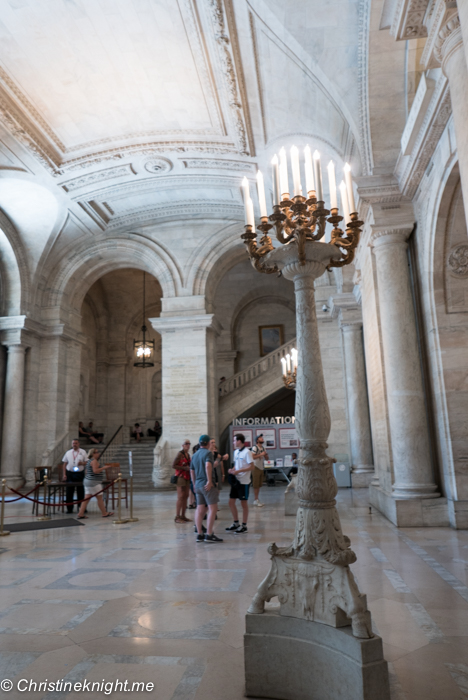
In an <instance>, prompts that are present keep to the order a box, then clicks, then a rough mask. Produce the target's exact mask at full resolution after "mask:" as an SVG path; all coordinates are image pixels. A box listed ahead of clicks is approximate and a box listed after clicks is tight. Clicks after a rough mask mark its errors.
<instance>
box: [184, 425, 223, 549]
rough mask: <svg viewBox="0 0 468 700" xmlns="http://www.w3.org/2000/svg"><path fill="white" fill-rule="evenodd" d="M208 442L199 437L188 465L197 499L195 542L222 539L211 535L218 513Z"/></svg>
mask: <svg viewBox="0 0 468 700" xmlns="http://www.w3.org/2000/svg"><path fill="white" fill-rule="evenodd" d="M209 442H210V436H209V435H201V436H200V440H199V443H200V449H199V450H198V452H196V453H195V454H194V455H193V457H192V462H191V464H190V478H191V479H192V484H193V490H194V491H195V496H196V497H197V512H196V513H195V523H196V526H197V542H222V541H223V540H222V539H220V538H219V537H216V535H214V534H213V527H214V523H215V520H216V513H217V511H218V500H219V491H218V489H217V488H216V486H215V484H214V478H213V470H214V458H213V453H212V452H210V451H209V450H208V449H207V448H208V444H209ZM207 508H208V519H207V523H206V529H207V532H206V535H203V518H204V517H205V513H206V509H207Z"/></svg>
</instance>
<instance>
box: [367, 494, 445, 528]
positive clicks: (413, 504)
mask: <svg viewBox="0 0 468 700" xmlns="http://www.w3.org/2000/svg"><path fill="white" fill-rule="evenodd" d="M369 502H370V503H371V505H373V506H374V507H375V508H377V510H379V511H380V512H381V513H382V514H383V515H385V517H386V518H388V520H390V522H392V523H393V524H394V525H396V526H397V527H448V526H449V525H450V522H449V511H448V505H447V499H446V498H437V497H434V498H411V499H408V498H403V499H400V498H398V496H395V495H394V494H390V493H387V492H386V491H384V490H383V489H381V488H380V487H378V486H373V485H372V484H371V485H370V486H369Z"/></svg>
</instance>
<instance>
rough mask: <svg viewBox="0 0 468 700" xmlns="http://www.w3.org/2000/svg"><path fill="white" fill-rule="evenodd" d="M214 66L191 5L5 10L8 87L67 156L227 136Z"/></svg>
mask: <svg viewBox="0 0 468 700" xmlns="http://www.w3.org/2000/svg"><path fill="white" fill-rule="evenodd" d="M205 61H206V57H205V55H204V52H203V48H202V44H201V41H200V37H199V32H198V25H197V21H196V18H195V16H194V14H193V7H192V5H191V2H190V0H180V1H179V2H176V1H175V0H158V1H155V0H21V2H18V1H17V0H0V64H1V66H2V67H3V70H4V71H5V74H6V75H4V76H3V78H4V82H5V83H6V84H7V83H8V77H9V78H11V80H12V81H13V84H11V83H10V86H9V89H10V94H11V90H12V88H13V92H14V91H15V87H16V88H19V90H20V93H16V99H18V95H19V98H20V99H21V93H23V95H24V96H25V97H26V99H27V100H28V101H29V103H30V105H32V108H33V110H36V111H37V112H38V114H39V117H42V119H43V120H44V121H45V122H46V124H47V125H48V127H49V128H50V129H51V130H52V131H53V132H54V134H55V136H56V137H57V139H58V141H59V142H61V143H60V145H61V146H62V147H64V148H65V150H67V151H69V150H75V149H78V148H80V147H83V146H86V145H94V144H98V143H100V142H102V143H105V142H106V141H109V140H114V139H116V138H120V137H129V136H130V137H133V136H137V135H139V134H156V133H162V134H168V135H173V134H178V133H180V132H184V133H185V134H189V135H190V134H197V133H199V134H213V133H219V131H220V123H219V115H218V114H217V113H216V108H215V106H214V104H213V97H212V85H211V84H210V79H209V71H208V69H207V66H206V65H205ZM30 111H31V110H30ZM36 120H37V115H36Z"/></svg>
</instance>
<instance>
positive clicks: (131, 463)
mask: <svg viewBox="0 0 468 700" xmlns="http://www.w3.org/2000/svg"><path fill="white" fill-rule="evenodd" d="M128 471H129V473H130V478H131V477H132V476H133V457H132V453H131V452H129V453H128Z"/></svg>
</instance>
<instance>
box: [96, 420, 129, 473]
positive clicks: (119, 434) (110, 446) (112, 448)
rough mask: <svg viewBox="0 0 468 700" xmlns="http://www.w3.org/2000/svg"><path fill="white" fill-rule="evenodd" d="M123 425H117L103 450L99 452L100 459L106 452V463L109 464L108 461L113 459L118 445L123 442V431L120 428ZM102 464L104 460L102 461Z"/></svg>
mask: <svg viewBox="0 0 468 700" xmlns="http://www.w3.org/2000/svg"><path fill="white" fill-rule="evenodd" d="M122 428H123V425H121V426H119V427H118V428H117V430H116V431H115V433H114V434H113V436H112V437H111V439H110V440H109V442H108V443H107V445H106V446H105V447H104V449H103V451H102V452H101V456H100V457H99V459H102V457H103V455H104V453H106V464H109V463H110V462H113V461H114V457H115V455H116V452H117V450H118V449H119V447H120V445H122V444H123V438H124V431H123V430H122ZM102 464H104V462H102Z"/></svg>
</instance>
